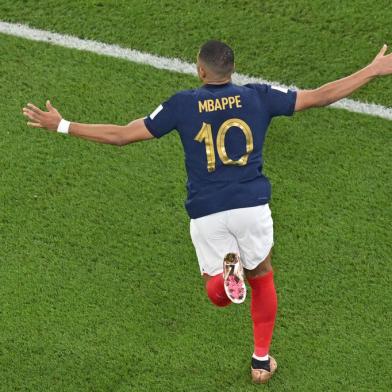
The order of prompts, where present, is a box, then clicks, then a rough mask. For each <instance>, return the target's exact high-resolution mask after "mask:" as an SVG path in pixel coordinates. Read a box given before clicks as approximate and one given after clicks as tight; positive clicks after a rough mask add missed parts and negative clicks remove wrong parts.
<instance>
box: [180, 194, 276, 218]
mask: <svg viewBox="0 0 392 392" xmlns="http://www.w3.org/2000/svg"><path fill="white" fill-rule="evenodd" d="M269 201H270V200H269V199H268V200H255V201H252V202H249V203H241V204H239V203H238V204H233V205H229V206H224V207H222V208H214V209H212V210H210V211H208V212H207V211H206V212H204V213H196V212H193V211H190V209H188V208H186V210H187V212H188V215H189V217H190V218H191V219H197V218H202V217H203V216H207V215H212V214H217V213H218V212H223V211H228V210H237V209H239V208H248V207H256V206H262V205H264V204H268V203H269Z"/></svg>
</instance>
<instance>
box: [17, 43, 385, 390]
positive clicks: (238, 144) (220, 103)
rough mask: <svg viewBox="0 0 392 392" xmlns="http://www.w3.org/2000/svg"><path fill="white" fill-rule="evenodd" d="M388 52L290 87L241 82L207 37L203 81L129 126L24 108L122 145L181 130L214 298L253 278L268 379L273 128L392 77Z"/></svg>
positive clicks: (240, 296)
mask: <svg viewBox="0 0 392 392" xmlns="http://www.w3.org/2000/svg"><path fill="white" fill-rule="evenodd" d="M386 51H387V46H386V45H384V46H383V47H382V49H381V50H380V52H379V53H378V55H377V56H376V57H375V58H374V60H373V61H372V62H371V63H370V64H369V65H368V66H366V67H365V68H363V69H361V70H360V71H358V72H356V73H354V74H352V75H350V76H348V77H346V78H343V79H340V80H337V81H334V82H332V83H328V84H325V85H323V86H321V87H320V88H317V89H314V90H299V91H292V90H286V89H283V88H279V87H274V86H270V85H267V84H247V85H245V86H238V85H235V84H233V83H232V82H231V76H232V74H233V71H234V54H233V51H232V49H231V48H230V47H229V46H227V45H226V44H224V43H222V42H219V41H208V42H207V43H205V44H204V45H203V46H202V47H201V49H200V51H199V54H198V59H197V72H198V75H199V78H200V80H201V82H202V86H201V87H199V88H196V89H194V90H189V91H181V92H178V93H176V94H174V95H173V96H172V97H170V98H169V99H168V100H167V101H165V102H163V103H162V104H161V105H159V106H158V107H157V108H156V109H155V110H154V111H153V112H152V113H151V114H150V115H149V116H147V117H145V118H140V119H137V120H135V121H132V122H130V123H129V124H128V125H124V126H119V125H105V124H96V125H95V124H94V125H93V124H81V123H76V122H72V123H70V122H68V121H66V120H64V119H63V118H62V117H61V115H60V113H59V112H58V111H57V110H56V109H55V108H54V107H53V106H52V105H51V103H50V102H49V101H47V103H46V108H47V111H42V110H40V109H39V108H37V107H36V106H34V105H33V104H28V105H27V107H25V108H23V113H24V115H25V116H26V117H28V119H29V122H28V125H29V126H32V127H37V128H45V129H47V130H50V131H56V130H57V132H61V133H69V134H70V135H72V136H77V137H81V138H84V139H88V140H93V141H97V142H101V143H107V144H113V145H117V146H124V145H126V144H129V143H133V142H137V141H141V140H148V139H153V138H160V137H162V136H164V135H166V134H167V133H169V132H170V131H172V130H174V129H176V130H177V131H178V132H179V134H180V137H181V142H182V145H183V148H184V153H185V165H186V170H187V174H188V183H187V191H188V198H187V201H186V203H185V206H186V209H187V211H188V214H189V216H190V218H191V221H190V232H191V237H192V241H193V244H194V246H195V249H196V254H197V258H198V261H199V265H200V271H201V274H202V275H203V276H204V279H205V286H206V292H207V295H208V297H209V298H210V300H211V302H212V303H213V304H215V305H216V306H227V305H229V304H230V303H232V302H234V303H241V302H243V301H244V299H245V296H246V286H245V284H244V280H245V278H246V279H247V280H248V282H249V285H250V288H251V305H250V312H251V317H252V321H253V335H254V352H253V355H252V359H251V376H252V379H253V381H254V382H256V383H265V382H267V381H268V380H269V379H270V378H271V376H272V375H273V374H274V372H275V371H276V369H277V363H276V361H275V359H274V358H273V357H271V356H269V348H270V343H271V339H272V333H273V329H274V323H275V316H276V310H277V298H276V292H275V287H274V277H273V271H272V266H271V249H272V246H273V222H272V218H271V211H270V208H269V205H268V202H269V200H270V197H271V187H270V183H269V181H268V179H267V177H265V176H264V175H263V172H262V167H263V159H262V158H263V155H262V151H263V144H264V140H265V136H266V132H267V128H268V125H269V123H270V121H271V120H272V118H273V117H275V116H282V115H283V116H291V115H292V114H293V113H294V112H295V111H300V110H304V109H308V108H313V107H321V106H326V105H329V104H331V103H332V102H335V101H337V100H339V99H341V98H344V97H346V96H348V95H350V94H351V93H352V92H353V91H355V90H357V89H358V88H360V87H361V86H363V85H364V84H366V83H368V82H369V81H371V80H372V79H374V78H375V77H377V76H380V75H387V74H391V73H392V54H389V55H386V54H385V53H386Z"/></svg>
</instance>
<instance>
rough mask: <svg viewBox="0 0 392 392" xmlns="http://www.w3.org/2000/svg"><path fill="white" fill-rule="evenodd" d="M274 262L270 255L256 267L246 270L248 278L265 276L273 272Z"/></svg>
mask: <svg viewBox="0 0 392 392" xmlns="http://www.w3.org/2000/svg"><path fill="white" fill-rule="evenodd" d="M272 270H273V269H272V264H271V257H270V255H268V256H267V258H266V259H265V260H263V261H261V262H260V263H259V264H258V265H257V267H256V268H254V269H252V270H245V274H246V277H247V278H255V277H257V276H263V275H266V274H268V273H269V272H271V271H272Z"/></svg>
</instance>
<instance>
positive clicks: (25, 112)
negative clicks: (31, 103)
mask: <svg viewBox="0 0 392 392" xmlns="http://www.w3.org/2000/svg"><path fill="white" fill-rule="evenodd" d="M23 115H24V116H26V117H28V118H29V119H31V120H35V119H37V114H36V113H34V112H33V111H31V110H30V109H27V108H23Z"/></svg>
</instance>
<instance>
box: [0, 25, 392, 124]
mask: <svg viewBox="0 0 392 392" xmlns="http://www.w3.org/2000/svg"><path fill="white" fill-rule="evenodd" d="M0 32H1V33H4V34H8V35H13V36H16V37H22V38H25V39H28V40H32V41H40V42H48V43H51V44H54V45H59V46H63V47H67V48H72V49H77V50H84V51H88V52H93V53H97V54H100V55H105V56H110V57H116V58H121V59H125V60H128V61H132V62H135V63H140V64H145V65H150V66H152V67H155V68H159V69H165V70H169V71H174V72H180V73H184V74H190V75H194V76H196V66H195V64H190V63H187V62H184V61H182V60H180V59H175V58H168V57H161V56H156V55H154V54H150V53H144V52H140V51H138V50H134V49H128V48H122V47H120V46H118V45H110V44H106V43H103V42H97V41H93V40H85V39H80V38H77V37H73V36H70V35H66V34H59V33H53V32H50V31H46V30H40V29H35V28H31V27H29V26H27V25H23V24H15V23H8V22H2V21H0ZM233 81H234V82H235V83H239V84H246V83H269V84H273V85H277V86H280V87H284V88H288V87H291V88H294V89H299V87H296V86H285V85H284V84H281V83H279V82H273V81H268V80H264V79H261V78H256V77H250V76H248V75H243V74H239V73H236V74H234V75H233ZM330 106H331V107H333V108H338V109H345V110H348V111H350V112H355V113H361V114H368V115H371V116H376V117H381V118H384V119H387V120H392V109H391V108H387V107H385V106H382V105H378V104H374V103H365V102H360V101H355V100H353V99H348V98H345V99H342V100H340V101H339V102H335V103H334V104H332V105H330Z"/></svg>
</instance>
